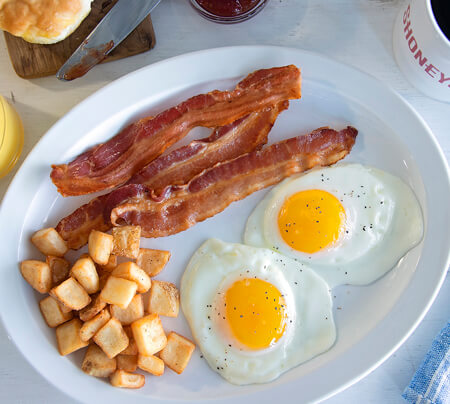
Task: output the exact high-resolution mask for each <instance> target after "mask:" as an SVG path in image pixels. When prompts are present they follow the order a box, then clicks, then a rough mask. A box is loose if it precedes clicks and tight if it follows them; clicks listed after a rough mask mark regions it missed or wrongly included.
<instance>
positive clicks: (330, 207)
mask: <svg viewBox="0 0 450 404" xmlns="http://www.w3.org/2000/svg"><path fill="white" fill-rule="evenodd" d="M344 223H345V210H344V208H343V206H342V204H341V203H340V202H339V200H338V199H337V198H336V197H335V196H334V195H332V194H330V193H329V192H326V191H322V190H319V189H310V190H307V191H300V192H297V193H296V194H293V195H291V196H290V197H289V198H287V199H286V201H285V202H284V204H283V206H282V207H281V210H280V212H279V214H278V227H279V230H280V234H281V237H282V238H283V240H284V241H285V242H286V243H287V244H288V245H289V246H290V247H292V248H293V249H295V250H297V251H301V252H305V253H309V254H311V253H315V252H318V251H320V250H322V249H323V248H325V247H327V246H330V245H332V244H333V243H334V242H336V240H337V239H338V238H339V236H340V234H341V232H342V231H343V228H344Z"/></svg>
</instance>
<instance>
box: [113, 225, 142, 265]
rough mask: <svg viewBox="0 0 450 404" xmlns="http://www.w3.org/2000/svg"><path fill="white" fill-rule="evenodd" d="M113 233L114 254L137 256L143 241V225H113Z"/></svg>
mask: <svg viewBox="0 0 450 404" xmlns="http://www.w3.org/2000/svg"><path fill="white" fill-rule="evenodd" d="M112 235H113V239H114V243H113V244H114V247H113V251H112V254H114V255H118V256H120V257H128V258H137V256H138V254H139V243H140V241H141V226H121V227H113V229H112Z"/></svg>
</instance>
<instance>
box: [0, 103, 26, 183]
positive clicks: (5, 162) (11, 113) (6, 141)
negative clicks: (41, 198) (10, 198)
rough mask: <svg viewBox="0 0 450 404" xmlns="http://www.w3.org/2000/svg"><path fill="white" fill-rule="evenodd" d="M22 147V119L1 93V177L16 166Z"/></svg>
mask: <svg viewBox="0 0 450 404" xmlns="http://www.w3.org/2000/svg"><path fill="white" fill-rule="evenodd" d="M22 148H23V125H22V121H21V120H20V117H19V115H18V114H17V112H16V110H15V109H14V108H13V107H12V106H11V105H10V104H9V103H8V102H7V101H6V100H5V98H4V97H2V96H1V95H0V178H2V177H4V176H5V175H6V174H8V173H9V172H10V171H11V169H12V168H13V167H14V165H15V164H16V162H17V160H18V159H19V156H20V153H21V152H22Z"/></svg>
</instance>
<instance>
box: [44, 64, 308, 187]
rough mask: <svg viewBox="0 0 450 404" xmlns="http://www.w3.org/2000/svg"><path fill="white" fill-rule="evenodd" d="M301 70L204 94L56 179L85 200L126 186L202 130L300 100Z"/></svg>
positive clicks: (64, 167) (133, 128)
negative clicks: (190, 134)
mask: <svg viewBox="0 0 450 404" xmlns="http://www.w3.org/2000/svg"><path fill="white" fill-rule="evenodd" d="M300 84H301V80H300V70H299V69H298V68H297V67H295V66H293V65H290V66H285V67H277V68H272V69H263V70H257V71H255V72H254V73H251V74H250V75H248V76H247V77H246V78H245V79H243V80H242V81H241V82H240V83H239V84H238V85H237V86H236V88H235V89H234V90H233V91H217V90H215V91H212V92H210V93H207V94H200V95H197V96H195V97H192V98H190V99H188V100H187V101H184V102H182V103H181V104H179V105H177V106H175V107H172V108H169V109H167V110H166V111H164V112H161V113H160V114H159V115H157V116H156V117H152V118H144V119H141V120H140V121H138V122H135V123H133V124H131V125H129V126H127V127H126V128H125V129H123V130H122V131H121V132H120V133H119V134H117V135H116V136H114V137H113V138H112V139H110V140H109V141H107V142H106V143H103V144H100V145H97V146H94V147H93V148H91V149H90V150H88V151H86V152H85V153H83V154H81V155H80V156H78V157H77V158H76V159H75V160H73V161H72V162H71V163H69V164H61V165H53V166H52V167H53V170H52V172H51V174H50V177H51V179H52V181H53V183H54V184H55V185H56V187H57V188H58V191H59V192H60V193H61V194H62V195H63V196H70V195H72V196H74V195H83V194H88V193H92V192H97V191H101V190H104V189H110V188H114V187H115V186H117V185H120V184H123V183H125V182H126V181H127V180H129V179H130V177H131V176H132V175H133V174H135V173H136V172H138V171H139V170H140V169H141V168H142V167H144V166H145V165H146V164H148V163H149V162H150V161H152V160H153V159H155V158H156V157H158V156H159V155H161V154H162V153H163V151H164V150H165V149H166V148H168V147H169V146H171V145H172V144H174V143H175V142H177V141H178V140H180V139H181V138H183V137H184V136H185V135H186V134H187V133H188V132H189V131H190V130H191V129H192V128H194V127H196V126H205V127H210V128H213V127H217V126H223V125H227V124H229V123H231V122H234V121H235V120H237V119H239V118H242V117H244V116H246V115H248V114H249V113H251V112H254V111H260V110H262V109H264V108H267V107H271V106H274V105H276V104H278V103H280V102H282V101H286V100H290V99H295V98H300V96H301V92H300Z"/></svg>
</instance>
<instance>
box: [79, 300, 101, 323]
mask: <svg viewBox="0 0 450 404" xmlns="http://www.w3.org/2000/svg"><path fill="white" fill-rule="evenodd" d="M91 298H92V301H91V303H89V305H88V306H86V307H85V308H84V309H83V310H80V312H79V315H80V320H82V321H89V320H90V319H91V318H94V317H95V316H96V315H97V314H98V313H100V312H101V311H102V310H103V309H104V308H105V307H106V302H104V301H103V300H102V299H101V298H100V294H96V295H92V296H91Z"/></svg>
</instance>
